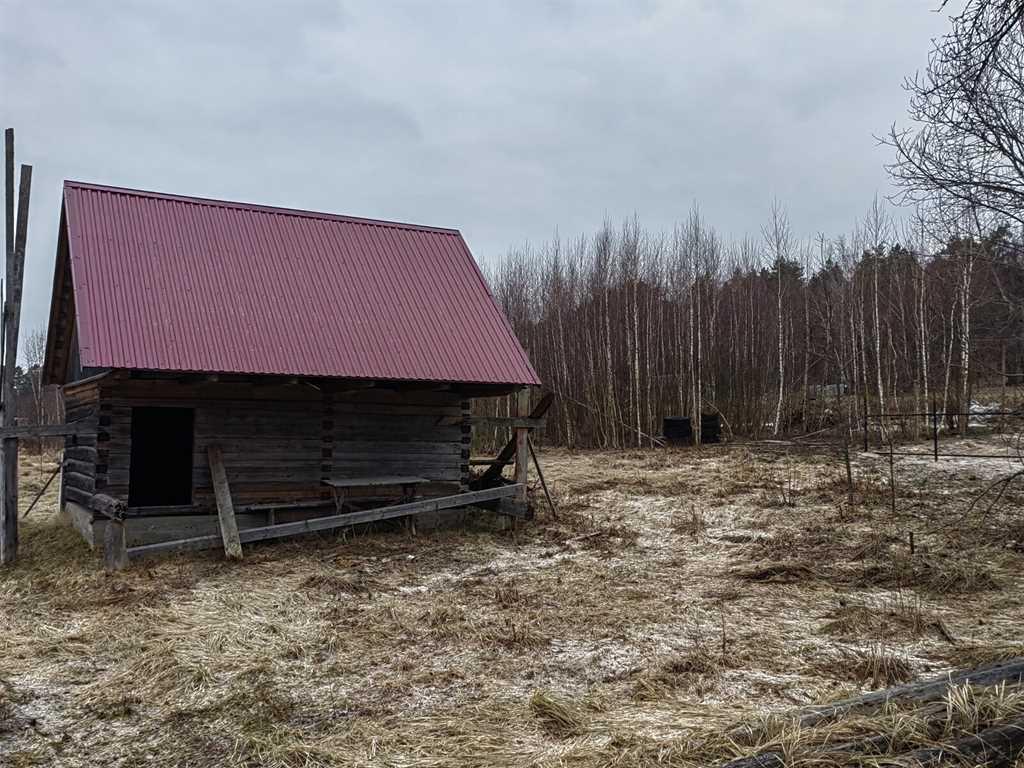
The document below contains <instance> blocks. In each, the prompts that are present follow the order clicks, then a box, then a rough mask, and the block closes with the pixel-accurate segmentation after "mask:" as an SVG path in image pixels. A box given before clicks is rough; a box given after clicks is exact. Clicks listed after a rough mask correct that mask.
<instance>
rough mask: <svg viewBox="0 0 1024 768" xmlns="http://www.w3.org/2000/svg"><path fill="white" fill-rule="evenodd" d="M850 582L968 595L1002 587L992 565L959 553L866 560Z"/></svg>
mask: <svg viewBox="0 0 1024 768" xmlns="http://www.w3.org/2000/svg"><path fill="white" fill-rule="evenodd" d="M852 583H853V586H859V587H887V588H897V589H901V588H907V587H913V588H917V589H920V590H922V591H925V592H929V593H931V594H934V595H963V594H971V593H974V592H985V591H989V590H994V589H999V588H1000V586H1001V582H1000V581H999V579H998V578H997V577H996V575H995V574H994V573H993V571H992V569H991V568H989V567H988V566H987V565H985V564H983V563H981V562H980V561H979V560H978V559H976V558H969V557H966V556H962V555H957V556H953V555H947V556H935V555H933V556H921V555H917V556H912V555H908V554H894V555H893V556H891V557H890V558H888V559H887V560H883V561H871V562H868V563H866V564H865V565H864V566H863V568H861V570H860V571H859V572H858V573H857V574H856V575H855V576H854V578H853V580H852Z"/></svg>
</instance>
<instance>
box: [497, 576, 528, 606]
mask: <svg viewBox="0 0 1024 768" xmlns="http://www.w3.org/2000/svg"><path fill="white" fill-rule="evenodd" d="M494 602H496V603H497V604H498V605H499V606H500V607H501V608H513V607H515V606H516V605H519V604H520V603H522V602H523V596H522V594H521V593H520V592H519V587H518V586H516V583H515V582H514V581H509V582H508V583H506V584H501V585H499V586H498V587H497V588H496V589H495V590H494Z"/></svg>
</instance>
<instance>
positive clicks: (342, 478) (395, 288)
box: [43, 181, 540, 551]
mask: <svg viewBox="0 0 1024 768" xmlns="http://www.w3.org/2000/svg"><path fill="white" fill-rule="evenodd" d="M43 375H44V380H45V382H46V383H48V384H58V385H60V386H61V388H62V391H63V401H64V408H65V422H66V423H67V424H68V425H69V426H73V427H74V434H70V435H68V436H67V437H66V438H65V440H66V444H65V451H64V459H65V460H64V465H63V467H64V468H63V474H62V481H61V502H60V503H61V507H62V509H63V511H64V513H65V515H66V516H67V518H68V519H69V520H70V521H71V522H72V524H74V525H75V527H76V528H77V529H78V530H79V531H81V533H82V534H83V536H84V537H85V538H86V540H87V541H88V542H90V543H91V544H92V543H95V542H97V541H98V539H99V537H100V536H101V531H102V529H103V527H104V526H106V525H107V524H108V522H110V521H111V520H112V519H115V520H117V521H118V522H119V524H120V522H121V521H122V520H123V529H124V530H123V536H125V538H126V540H127V546H128V547H144V545H149V544H153V543H157V542H161V541H167V540H169V539H175V538H177V539H181V538H183V537H195V540H196V541H198V540H199V539H202V538H204V537H205V538H206V540H207V542H208V543H209V541H210V540H211V538H210V537H211V536H214V538H213V539H212V540H213V541H216V540H217V539H216V537H215V535H216V534H217V532H218V512H219V511H220V509H219V507H220V505H219V501H220V498H219V496H218V476H219V474H222V475H223V476H224V477H225V478H226V486H225V488H226V490H227V491H228V492H229V497H226V498H227V499H228V500H229V502H230V505H231V506H232V514H233V515H234V516H235V518H236V522H237V527H238V529H240V530H241V531H243V539H244V532H245V531H246V530H247V529H250V528H252V529H254V530H262V529H263V528H266V527H268V526H274V525H278V524H280V523H282V522H284V521H292V522H294V521H297V520H308V519H310V518H317V517H322V516H332V515H334V516H337V515H341V514H345V513H349V512H352V511H356V510H359V509H366V508H367V507H368V506H369V507H371V508H372V507H374V506H375V505H376V506H378V507H379V506H380V505H381V504H385V505H387V504H390V503H392V502H394V501H395V500H398V501H404V502H406V504H407V505H408V504H410V503H411V501H412V500H413V499H431V498H438V497H443V498H445V499H451V498H453V497H456V496H458V495H459V494H465V497H464V498H466V499H467V500H471V498H472V494H470V493H469V482H470V475H469V450H470V439H471V429H472V424H471V418H470V409H471V401H472V400H473V398H478V397H494V396H500V395H509V394H512V393H515V392H519V393H520V395H519V402H520V403H528V396H527V397H525V398H524V397H523V393H524V392H528V388H530V387H535V386H537V385H539V384H540V381H539V379H538V377H537V374H536V372H535V371H534V369H533V367H532V366H531V364H530V361H529V359H528V357H527V355H526V352H525V351H524V349H523V347H522V346H521V345H520V343H519V342H518V340H517V339H516V337H515V335H514V333H513V332H512V329H511V327H510V325H509V323H508V321H507V320H506V318H505V317H504V315H503V313H502V311H501V309H500V307H499V305H498V304H497V302H496V301H495V299H494V297H493V295H492V294H491V292H490V290H489V288H488V286H487V283H486V281H485V280H484V277H483V275H482V274H481V272H480V270H479V268H478V266H477V264H476V262H475V261H474V259H473V256H472V254H471V253H470V251H469V249H468V247H467V245H466V243H465V241H464V240H463V238H462V236H461V234H460V233H459V232H458V231H457V230H454V229H442V228H437V227H428V226H420V225H412V224H402V223H396V222H390V221H377V220H371V219H361V218H354V217H350V216H341V215H334V214H325V213H314V212H310V211H303V210H291V209H284V208H274V207H268V206H263V205H250V204H243V203H235V202H226V201H220V200H209V199H203V198H195V197H183V196H179V195H170V194H160V193H154V192H144V191H139V190H131V189H121V188H115V187H107V186H100V185H96V184H87V183H81V182H72V181H68V182H65V184H64V189H63V199H62V205H61V211H60V225H59V235H58V244H57V257H56V265H55V269H54V278H53V293H52V300H51V307H50V317H49V325H48V333H47V344H46V358H45V364H44V371H43ZM520 407H521V408H523V407H524V406H522V405H521V406H520ZM526 415H527V414H526V413H525V411H520V413H519V416H526ZM523 434H524V435H525V433H523ZM524 444H525V436H524ZM519 495H520V499H521V500H522V499H525V486H523V489H522V490H521V491H520V492H519ZM459 498H463V497H459ZM467 503H468V502H467ZM440 506H443V507H444V508H446V509H447V508H451V507H457V506H462V505H461V504H453V503H448V504H446V505H440ZM410 508H411V507H410ZM112 510H113V512H112ZM435 514H437V512H436V510H435ZM392 516H394V515H392ZM370 519H372V518H370ZM196 548H197V547H196ZM129 551H131V550H129Z"/></svg>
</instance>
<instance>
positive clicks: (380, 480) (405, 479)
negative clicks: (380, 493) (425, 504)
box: [321, 475, 430, 514]
mask: <svg viewBox="0 0 1024 768" xmlns="http://www.w3.org/2000/svg"><path fill="white" fill-rule="evenodd" d="M321 482H322V483H323V484H324V485H326V486H329V487H330V489H331V493H332V494H333V495H334V506H335V507H336V508H337V510H338V514H341V513H342V512H344V511H345V495H346V494H347V493H348V491H349V490H350V489H352V488H381V487H385V486H398V487H400V488H401V489H402V499H403V500H404V501H413V500H415V498H416V486H418V485H422V484H423V483H429V482H430V481H429V480H428V479H427V478H425V477H416V476H413V475H378V476H373V477H329V478H326V479H325V480H323V481H321Z"/></svg>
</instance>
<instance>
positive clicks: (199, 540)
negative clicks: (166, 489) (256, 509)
mask: <svg viewBox="0 0 1024 768" xmlns="http://www.w3.org/2000/svg"><path fill="white" fill-rule="evenodd" d="M519 490H520V486H518V485H506V486H503V487H501V488H488V489H487V490H483V491H472V492H469V493H459V494H455V495H453V496H440V497H437V498H434V499H423V500H421V501H413V502H407V503H405V504H395V505H392V506H388V507H382V508H380V509H368V510H365V511H363V512H352V513H349V514H345V515H331V516H328V517H315V518H311V519H309V520H301V521H298V522H294V523H280V524H278V525H269V526H264V527H262V528H249V529H247V530H245V531H239V538H240V539H241V541H242V543H243V544H246V543H251V542H254V541H263V540H266V539H277V538H282V537H286V536H297V535H300V534H304V533H312V532H315V531H327V530H332V529H334V528H343V527H349V526H352V525H361V524H363V523H371V522H378V521H381V520H390V519H394V518H398V517H407V516H409V515H418V514H424V513H427V512H438V511H441V510H445V509H458V508H459V507H465V506H471V505H473V504H477V503H479V502H483V501H491V500H494V499H500V498H507V497H510V496H513V495H515V494H516V493H518V491H519ZM220 543H221V538H220V536H198V537H195V538H192V539H183V540H181V541H168V542H161V543H159V544H149V545H146V546H141V547H132V548H130V549H129V550H128V556H129V557H130V558H132V559H135V558H139V557H145V556H147V555H152V554H159V553H165V552H183V551H188V550H198V549H210V548H212V547H217V546H219V545H220Z"/></svg>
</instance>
